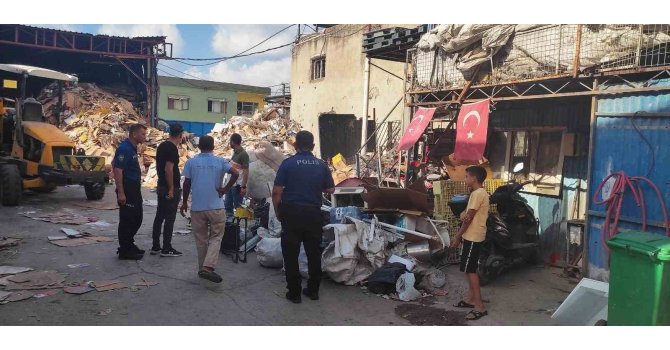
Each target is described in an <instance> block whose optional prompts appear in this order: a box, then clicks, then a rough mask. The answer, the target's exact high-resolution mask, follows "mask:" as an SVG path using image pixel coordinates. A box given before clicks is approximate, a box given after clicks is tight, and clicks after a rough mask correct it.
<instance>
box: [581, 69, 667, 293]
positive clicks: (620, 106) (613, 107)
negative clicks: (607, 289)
mask: <svg viewBox="0 0 670 350" xmlns="http://www.w3.org/2000/svg"><path fill="white" fill-rule="evenodd" d="M651 86H670V79H661V80H656V81H654V82H653V83H652V84H651ZM600 88H601V89H607V90H612V89H617V88H628V86H625V85H623V84H622V85H620V86H617V85H610V86H601V87H600ZM635 112H647V113H670V93H668V92H665V93H643V94H634V95H625V96H624V95H612V96H611V97H609V96H602V97H599V98H598V113H597V115H598V116H597V118H596V127H595V129H594V130H595V131H594V144H593V145H592V147H593V150H592V154H593V158H592V165H591V167H592V171H591V176H590V180H591V181H590V182H589V183H590V184H591V186H589V228H588V230H589V233H588V252H587V253H588V263H589V265H588V276H589V277H591V278H595V279H599V280H604V281H607V280H608V279H609V272H608V271H609V254H608V252H607V250H606V249H605V247H604V246H603V241H602V239H601V236H602V233H601V228H602V224H603V222H604V215H605V210H606V209H605V207H604V206H598V205H595V204H593V202H592V198H593V193H594V192H595V190H596V189H597V187H598V185H599V184H600V183H601V182H602V180H603V179H604V178H605V177H606V176H607V175H609V174H610V173H612V172H616V171H624V172H625V173H626V174H627V175H628V176H646V175H647V173H648V172H649V170H650V167H651V166H652V165H653V169H651V173H650V175H649V178H650V180H651V181H653V182H654V183H655V184H656V186H658V187H659V189H660V191H661V193H662V195H663V198H664V200H666V199H667V198H668V195H670V185H669V184H668V182H669V181H670V167H669V166H668V163H669V162H670V147H668V141H669V140H670V118H667V117H662V116H654V117H639V116H638V117H635V118H631V116H633V114H634V113H635ZM631 120H633V121H634V123H635V125H637V127H638V129H639V130H640V133H641V134H642V135H644V137H645V138H646V139H647V140H648V141H649V143H650V144H651V146H652V148H653V152H652V150H651V149H650V148H649V146H648V145H647V143H646V142H645V141H644V139H643V138H642V136H641V135H640V133H638V132H637V131H636V130H635V128H634V126H633V124H632V122H631ZM652 163H655V164H652ZM643 188H644V197H645V202H646V203H647V205H646V208H647V221H648V222H651V223H654V224H656V225H660V226H662V225H663V214H662V210H661V208H660V205H658V200H657V199H656V198H657V196H656V193H655V192H654V191H653V190H652V189H651V188H649V187H648V186H643ZM624 200H625V202H624V204H623V206H622V208H621V216H622V218H621V221H620V224H619V227H620V229H622V230H639V229H641V225H640V224H639V220H640V219H641V215H640V208H638V207H637V206H636V205H635V203H634V200H633V199H632V197H631V196H630V193H627V194H626V196H625V199H624ZM626 217H630V220H629V221H626V219H627V218H626ZM649 231H652V232H656V233H659V234H662V233H663V232H664V230H663V229H662V228H658V227H650V228H649Z"/></svg>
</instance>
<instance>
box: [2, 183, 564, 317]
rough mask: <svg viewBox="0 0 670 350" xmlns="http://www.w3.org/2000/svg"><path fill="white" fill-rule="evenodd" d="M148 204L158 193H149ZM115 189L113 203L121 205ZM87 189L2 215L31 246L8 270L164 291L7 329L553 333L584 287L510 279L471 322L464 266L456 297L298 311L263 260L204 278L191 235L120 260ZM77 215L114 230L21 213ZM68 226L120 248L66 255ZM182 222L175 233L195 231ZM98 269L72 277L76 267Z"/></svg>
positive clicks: (98, 301) (80, 301)
mask: <svg viewBox="0 0 670 350" xmlns="http://www.w3.org/2000/svg"><path fill="white" fill-rule="evenodd" d="M143 191H144V198H145V199H155V194H154V193H151V192H149V191H148V190H146V189H144V190H143ZM113 196H114V193H113V188H112V187H108V188H107V193H106V198H105V201H109V202H113ZM84 198H85V196H84V191H83V189H82V188H79V187H76V186H75V187H64V188H58V189H57V190H56V191H55V192H54V193H50V194H39V195H38V194H31V193H28V192H26V194H25V196H24V202H23V203H22V205H21V206H20V207H0V237H1V236H4V237H15V238H21V239H22V241H21V242H20V245H19V246H17V247H10V248H8V249H4V250H0V265H11V266H26V267H31V268H34V269H35V270H55V271H58V272H60V273H66V274H68V277H67V281H79V280H87V281H90V280H93V281H95V280H117V279H118V280H121V281H123V282H125V283H126V284H128V285H133V284H135V283H136V282H141V281H142V280H147V281H155V282H158V283H159V284H158V285H155V286H151V287H142V288H125V289H120V290H112V291H107V292H96V291H93V292H90V293H87V294H83V295H73V294H66V293H64V292H63V291H59V292H58V293H57V294H56V295H52V296H47V297H44V298H39V299H38V298H31V299H28V300H24V301H18V302H11V303H8V304H5V305H0V325H3V326H4V325H382V326H383V325H441V326H449V325H470V326H473V325H552V324H553V322H552V320H551V318H550V316H551V314H552V313H553V311H554V310H556V308H557V307H558V306H559V305H560V303H561V302H562V301H563V300H564V299H565V297H567V295H568V293H569V292H570V291H571V290H572V288H573V287H574V285H575V284H576V282H575V281H570V280H568V279H567V278H564V277H562V276H561V270H560V269H556V268H549V267H538V266H530V267H526V268H522V269H518V270H515V271H510V272H509V273H507V274H506V275H504V276H502V277H501V278H500V279H499V280H496V281H494V282H493V283H492V284H491V285H489V286H486V287H484V288H483V290H482V293H483V296H484V299H485V301H486V302H487V303H486V305H487V308H488V310H489V316H486V317H484V318H482V319H481V320H478V321H465V320H464V317H465V313H464V312H463V310H459V309H456V308H454V307H452V305H453V304H455V303H456V302H458V300H460V299H461V297H462V296H463V295H465V294H466V293H467V284H466V282H465V279H464V276H462V274H460V273H459V272H458V267H457V266H449V267H445V268H444V272H445V273H446V275H447V286H448V290H449V294H448V295H447V296H446V297H429V298H424V299H422V300H419V301H417V302H411V303H403V302H397V301H392V300H387V299H384V298H382V297H379V296H376V295H373V294H369V293H367V292H366V291H365V290H363V289H361V288H359V287H351V286H344V285H340V284H336V283H334V282H332V281H329V280H325V281H324V282H323V284H322V289H321V293H320V294H321V300H320V301H311V300H309V299H307V298H305V299H303V302H302V304H297V305H296V304H292V303H289V302H288V301H287V300H285V299H284V293H285V281H284V275H283V273H282V272H281V270H279V269H267V268H263V267H261V266H260V265H259V264H258V262H257V260H256V256H255V255H254V254H253V253H252V254H250V255H249V261H248V263H246V264H243V263H238V264H235V263H233V262H232V261H231V259H230V258H229V257H226V256H223V255H222V256H221V259H220V260H219V268H218V271H219V273H221V275H222V276H223V278H224V281H223V283H222V284H221V285H212V284H210V283H205V282H203V281H202V280H200V279H199V278H198V277H197V275H196V272H197V271H196V268H197V262H196V253H195V244H194V241H193V237H192V236H191V235H190V234H186V235H179V234H176V235H175V236H174V237H173V245H174V247H175V248H176V249H177V250H180V251H182V252H183V253H184V256H182V257H177V258H161V257H158V256H150V255H149V254H148V252H147V254H146V256H145V258H144V259H143V260H141V261H139V262H134V261H119V260H118V259H117V258H116V254H115V251H116V247H117V242H116V225H117V223H118V212H117V211H116V210H100V209H87V208H81V207H78V206H76V205H75V203H81V202H83V201H85V199H84ZM64 208H70V209H72V210H74V211H75V212H77V213H79V214H82V215H85V216H95V217H97V218H98V219H99V220H104V221H106V222H108V223H110V224H111V226H107V227H102V226H93V225H65V224H53V223H48V222H42V221H37V220H33V219H30V218H26V217H24V216H21V215H19V214H18V213H20V212H25V211H36V212H37V213H49V212H54V211H57V210H61V209H64ZM155 212H156V208H155V207H149V206H145V207H144V224H143V226H142V228H141V229H140V231H139V233H138V235H137V236H136V241H137V244H138V245H139V246H140V247H141V248H143V249H147V250H148V249H149V248H150V246H151V224H152V223H153V218H154V215H155ZM61 227H69V228H73V229H77V230H86V231H88V232H91V233H94V234H96V235H101V236H107V237H111V238H113V239H114V242H101V243H97V244H92V245H86V246H80V247H58V246H56V245H53V244H51V243H49V241H48V239H47V236H53V235H59V232H58V231H59V229H60V228H61ZM185 228H186V221H185V220H184V219H183V218H181V217H180V216H178V217H177V222H176V224H175V230H180V229H185ZM79 263H88V264H89V266H87V267H81V268H69V267H68V266H67V265H69V264H79Z"/></svg>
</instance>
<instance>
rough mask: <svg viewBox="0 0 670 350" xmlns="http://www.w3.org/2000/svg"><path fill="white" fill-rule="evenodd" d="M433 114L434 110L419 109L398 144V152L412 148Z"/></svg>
mask: <svg viewBox="0 0 670 350" xmlns="http://www.w3.org/2000/svg"><path fill="white" fill-rule="evenodd" d="M433 114H435V108H422V107H419V109H418V110H417V111H416V113H414V118H412V121H411V122H410V123H409V125H408V126H407V130H406V131H405V133H404V134H403V135H402V138H401V139H400V142H399V143H398V150H399V151H407V150H409V149H410V148H412V146H414V144H415V143H416V141H418V140H419V137H421V135H423V131H424V130H426V127H428V123H430V121H431V120H432V119H433Z"/></svg>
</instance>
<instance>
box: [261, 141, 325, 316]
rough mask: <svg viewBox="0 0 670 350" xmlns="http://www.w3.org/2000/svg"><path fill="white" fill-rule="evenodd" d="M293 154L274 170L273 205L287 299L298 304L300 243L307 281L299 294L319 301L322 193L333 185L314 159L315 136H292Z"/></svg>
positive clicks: (300, 280)
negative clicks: (278, 230)
mask: <svg viewBox="0 0 670 350" xmlns="http://www.w3.org/2000/svg"><path fill="white" fill-rule="evenodd" d="M295 148H296V151H297V153H296V155H294V156H293V157H290V158H288V159H286V160H284V162H282V164H281V166H279V169H278V170H277V177H276V178H275V182H274V188H273V190H272V202H273V204H274V207H275V212H276V213H277V216H278V218H279V220H280V221H281V223H282V234H281V247H282V255H283V256H284V268H285V269H286V284H287V289H288V292H287V293H286V299H288V300H290V301H292V302H293V303H296V304H297V303H300V302H301V301H302V300H301V295H300V289H301V288H302V279H301V277H300V271H299V268H298V255H299V254H300V244H301V243H302V244H303V245H304V247H305V253H306V254H307V265H308V268H309V280H308V281H307V288H305V289H303V290H302V294H304V295H305V296H307V297H309V298H310V299H312V300H319V284H320V282H321V252H320V250H319V246H320V244H321V234H322V227H323V219H322V218H323V217H322V216H321V204H322V200H321V198H322V193H331V194H332V193H333V192H334V191H335V184H334V183H333V176H332V175H331V173H330V169H329V168H328V165H326V163H325V162H323V161H322V160H320V159H318V158H316V157H314V155H313V154H312V149H314V135H312V134H311V133H310V132H308V131H304V130H303V131H300V132H298V134H297V135H296V136H295Z"/></svg>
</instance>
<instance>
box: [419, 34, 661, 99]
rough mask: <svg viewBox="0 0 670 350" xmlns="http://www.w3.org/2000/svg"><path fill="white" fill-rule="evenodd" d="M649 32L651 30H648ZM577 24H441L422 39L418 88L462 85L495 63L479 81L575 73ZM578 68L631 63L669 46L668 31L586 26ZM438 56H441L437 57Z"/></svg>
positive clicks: (485, 71)
mask: <svg viewBox="0 0 670 350" xmlns="http://www.w3.org/2000/svg"><path fill="white" fill-rule="evenodd" d="M648 29H649V30H648ZM576 36H577V30H576V25H574V24H573V25H562V26H561V25H557V24H553V25H546V24H544V25H543V24H516V25H515V24H501V25H490V24H487V25H477V24H474V25H473V24H470V25H463V24H443V25H439V26H437V27H435V28H433V29H432V30H431V31H429V32H428V33H426V34H424V36H423V37H422V38H421V39H420V40H419V43H418V44H417V47H418V48H419V50H418V52H417V56H416V62H415V65H416V66H417V67H421V68H420V69H417V71H416V83H417V85H418V86H419V87H425V88H450V87H454V86H461V85H463V84H464V83H465V81H467V80H470V79H472V78H473V77H472V73H473V72H474V68H475V67H477V66H478V65H481V64H484V65H485V68H489V67H490V65H491V64H493V65H494V67H495V68H496V70H495V76H492V75H491V74H490V72H489V71H488V69H487V70H484V69H482V70H481V71H480V72H479V77H478V79H480V81H481V82H487V81H490V80H493V79H495V80H496V81H504V80H521V79H531V78H538V77H543V76H547V75H550V74H555V73H556V70H557V69H558V71H559V72H571V71H572V70H573V65H574V57H575V54H576V45H575V42H576V40H577V38H576ZM581 40H582V44H581V48H580V54H579V56H580V60H579V63H578V64H579V67H578V68H579V69H580V70H584V69H587V68H589V67H593V66H598V65H606V64H610V65H612V66H625V65H626V64H632V61H631V59H630V57H631V55H634V54H635V51H636V50H637V49H638V46H639V48H640V50H642V52H645V51H644V50H650V49H652V48H654V47H656V46H658V45H662V44H664V43H668V42H670V35H668V34H667V33H666V32H662V31H658V30H654V28H647V27H646V26H645V27H643V31H642V33H640V27H639V25H621V24H617V25H609V24H597V25H584V26H583V27H582V39H581ZM436 56H437V57H436Z"/></svg>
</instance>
